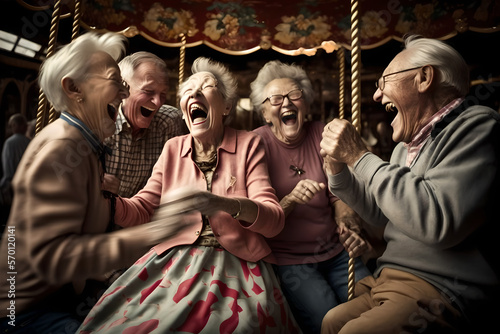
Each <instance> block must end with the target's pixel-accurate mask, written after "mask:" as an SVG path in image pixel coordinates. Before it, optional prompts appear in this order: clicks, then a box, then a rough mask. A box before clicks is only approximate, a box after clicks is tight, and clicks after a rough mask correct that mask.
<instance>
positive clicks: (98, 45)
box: [38, 32, 127, 111]
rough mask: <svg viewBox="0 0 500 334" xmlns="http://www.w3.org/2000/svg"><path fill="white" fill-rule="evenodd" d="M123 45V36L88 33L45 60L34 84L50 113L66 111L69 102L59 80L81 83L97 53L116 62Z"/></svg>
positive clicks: (122, 50)
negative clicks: (41, 94)
mask: <svg viewBox="0 0 500 334" xmlns="http://www.w3.org/2000/svg"><path fill="white" fill-rule="evenodd" d="M126 41H127V38H126V37H125V36H122V35H119V34H116V33H111V32H109V33H104V34H98V33H95V32H88V33H85V34H83V35H81V36H79V37H78V38H76V39H75V40H74V41H72V42H71V43H69V44H67V45H64V46H63V47H61V48H60V49H59V50H57V51H56V52H55V53H54V54H53V55H52V56H50V57H49V58H47V59H46V60H45V61H44V62H43V64H42V66H41V68H40V74H39V76H38V84H39V85H40V88H41V89H42V91H43V92H44V94H45V96H46V97H47V100H48V101H49V102H50V103H51V104H52V105H53V106H54V109H55V110H57V111H63V110H66V109H68V102H69V101H68V97H67V95H66V94H65V93H64V91H63V90H62V86H61V82H62V79H64V78H71V79H73V80H74V81H75V82H77V83H78V82H81V81H82V80H84V79H85V78H86V74H87V73H88V69H89V62H88V60H89V59H90V58H91V56H92V55H93V54H95V53H97V52H105V53H108V54H109V55H110V56H111V58H113V59H114V60H115V61H118V60H119V59H120V57H121V56H122V55H123V54H125V49H126V47H125V46H126V45H125V42H126Z"/></svg>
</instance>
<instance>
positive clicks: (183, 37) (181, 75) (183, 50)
mask: <svg viewBox="0 0 500 334" xmlns="http://www.w3.org/2000/svg"><path fill="white" fill-rule="evenodd" d="M180 37H181V41H182V45H181V49H180V54H179V87H180V86H181V84H182V82H183V81H184V66H185V62H186V34H182V33H181V34H180ZM177 105H179V97H177Z"/></svg>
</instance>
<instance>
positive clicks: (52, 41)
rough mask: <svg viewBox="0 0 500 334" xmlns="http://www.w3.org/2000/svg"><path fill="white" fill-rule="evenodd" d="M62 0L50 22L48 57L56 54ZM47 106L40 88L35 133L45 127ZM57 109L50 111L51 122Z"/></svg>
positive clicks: (57, 2) (57, 4) (58, 3)
mask: <svg viewBox="0 0 500 334" xmlns="http://www.w3.org/2000/svg"><path fill="white" fill-rule="evenodd" d="M60 9H61V1H60V0H57V1H56V2H55V3H54V11H53V12H52V21H51V24H50V34H49V45H48V49H47V58H49V57H50V56H52V55H53V54H54V49H55V45H56V37H57V29H58V27H59V17H60V15H61V11H60ZM46 108H47V98H46V97H45V94H44V93H43V91H42V90H41V89H40V92H39V95H38V110H37V115H36V125H35V134H38V133H39V132H40V131H41V130H42V128H43V127H44V125H45V124H44V123H45V111H46ZM54 114H55V111H54V108H53V107H51V109H50V113H49V123H50V122H51V121H53V120H54V118H55V115H54Z"/></svg>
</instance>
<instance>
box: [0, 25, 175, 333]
mask: <svg viewBox="0 0 500 334" xmlns="http://www.w3.org/2000/svg"><path fill="white" fill-rule="evenodd" d="M124 42H125V38H124V37H122V36H120V35H117V34H112V33H107V34H104V35H98V34H94V33H88V34H84V35H82V36H80V37H78V38H77V39H76V40H75V41H73V42H72V43H71V44H68V45H66V46H64V47H62V48H61V49H60V50H59V51H57V52H56V53H55V54H54V55H53V56H51V57H49V58H48V59H47V60H46V61H45V62H44V63H43V65H42V68H41V70H40V77H39V83H40V87H41V88H42V90H43V91H44V92H45V95H46V96H47V99H48V100H49V102H50V103H52V105H53V106H54V108H55V109H56V110H57V111H61V112H62V113H61V117H60V118H59V119H57V120H55V121H54V122H52V123H51V124H49V125H48V126H46V127H45V128H44V129H43V130H42V131H41V132H40V133H39V134H38V135H37V136H36V137H35V138H34V139H33V140H32V141H31V143H30V144H29V146H28V148H27V150H26V152H25V153H24V156H23V158H22V160H21V162H20V164H19V167H18V169H17V173H16V174H15V176H14V179H13V189H14V201H13V205H12V211H11V215H10V218H9V221H8V224H7V228H6V230H5V233H4V235H3V241H2V244H1V254H4V255H5V256H7V254H9V255H12V261H10V262H7V258H5V261H0V272H1V276H0V277H1V280H2V284H0V317H2V319H1V320H0V331H1V332H2V333H11V332H15V333H20V332H22V333H72V332H74V331H75V330H76V329H77V327H78V326H79V324H80V321H81V320H83V317H84V316H85V315H86V312H85V311H87V312H88V311H89V310H90V306H92V300H93V299H92V298H94V300H95V296H92V295H89V294H87V293H85V294H80V293H81V292H82V290H84V287H85V288H86V289H85V291H88V292H90V291H91V290H90V289H89V286H90V285H91V284H90V283H92V282H91V281H90V279H93V280H97V279H99V280H101V279H104V278H105V274H106V273H108V272H111V271H113V270H115V269H118V268H121V267H124V266H129V265H131V264H132V263H133V261H134V260H136V259H137V257H139V256H140V255H142V254H144V252H146V251H147V250H148V249H149V248H150V247H151V246H153V245H155V244H157V243H159V242H161V241H163V240H165V239H166V238H167V237H169V236H170V235H172V233H174V232H176V230H177V228H176V227H172V229H169V228H168V226H167V227H166V226H165V221H161V222H160V223H158V222H154V223H151V224H148V225H144V226H139V227H135V228H131V229H127V230H122V231H115V232H112V233H105V232H106V230H107V229H108V226H109V224H110V210H111V206H110V203H111V202H110V201H109V200H108V199H106V198H105V197H104V195H103V193H102V191H101V182H102V177H103V174H104V169H103V164H102V163H103V160H102V158H103V157H102V154H103V153H104V150H103V145H102V141H103V139H104V138H105V137H107V136H110V135H111V134H113V132H114V130H115V123H114V120H115V115H116V112H115V110H116V109H115V108H114V106H117V105H118V104H119V103H120V101H121V99H122V98H125V97H127V96H128V88H127V87H126V86H124V85H123V84H122V78H121V75H120V69H119V67H118V65H117V63H116V60H118V59H119V57H121V55H122V54H123V52H124V51H125V45H124ZM13 247H15V253H13ZM11 248H12V249H11ZM9 249H11V250H9ZM8 265H9V267H8ZM7 278H9V279H11V280H10V281H9V282H11V283H12V284H5V282H6V281H7ZM9 289H10V290H11V291H10V292H9Z"/></svg>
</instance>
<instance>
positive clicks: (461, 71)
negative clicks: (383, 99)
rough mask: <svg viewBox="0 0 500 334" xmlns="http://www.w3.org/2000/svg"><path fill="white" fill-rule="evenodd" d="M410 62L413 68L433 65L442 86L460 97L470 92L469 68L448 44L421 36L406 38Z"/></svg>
mask: <svg viewBox="0 0 500 334" xmlns="http://www.w3.org/2000/svg"><path fill="white" fill-rule="evenodd" d="M404 43H405V49H406V50H407V51H408V60H409V62H410V64H411V65H412V66H413V67H418V66H425V65H431V66H433V67H434V68H436V69H437V71H438V73H439V74H440V75H439V78H440V84H441V86H442V87H444V88H445V89H447V90H451V91H453V93H454V94H457V95H458V96H465V95H467V93H468V92H469V68H468V67H467V63H466V62H465V60H464V59H463V58H462V56H461V55H460V53H458V52H457V51H456V50H455V49H454V48H452V47H451V46H449V45H448V44H446V43H444V42H442V41H440V40H437V39H431V38H423V37H421V36H419V35H410V36H407V37H406V38H405V41H404Z"/></svg>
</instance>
